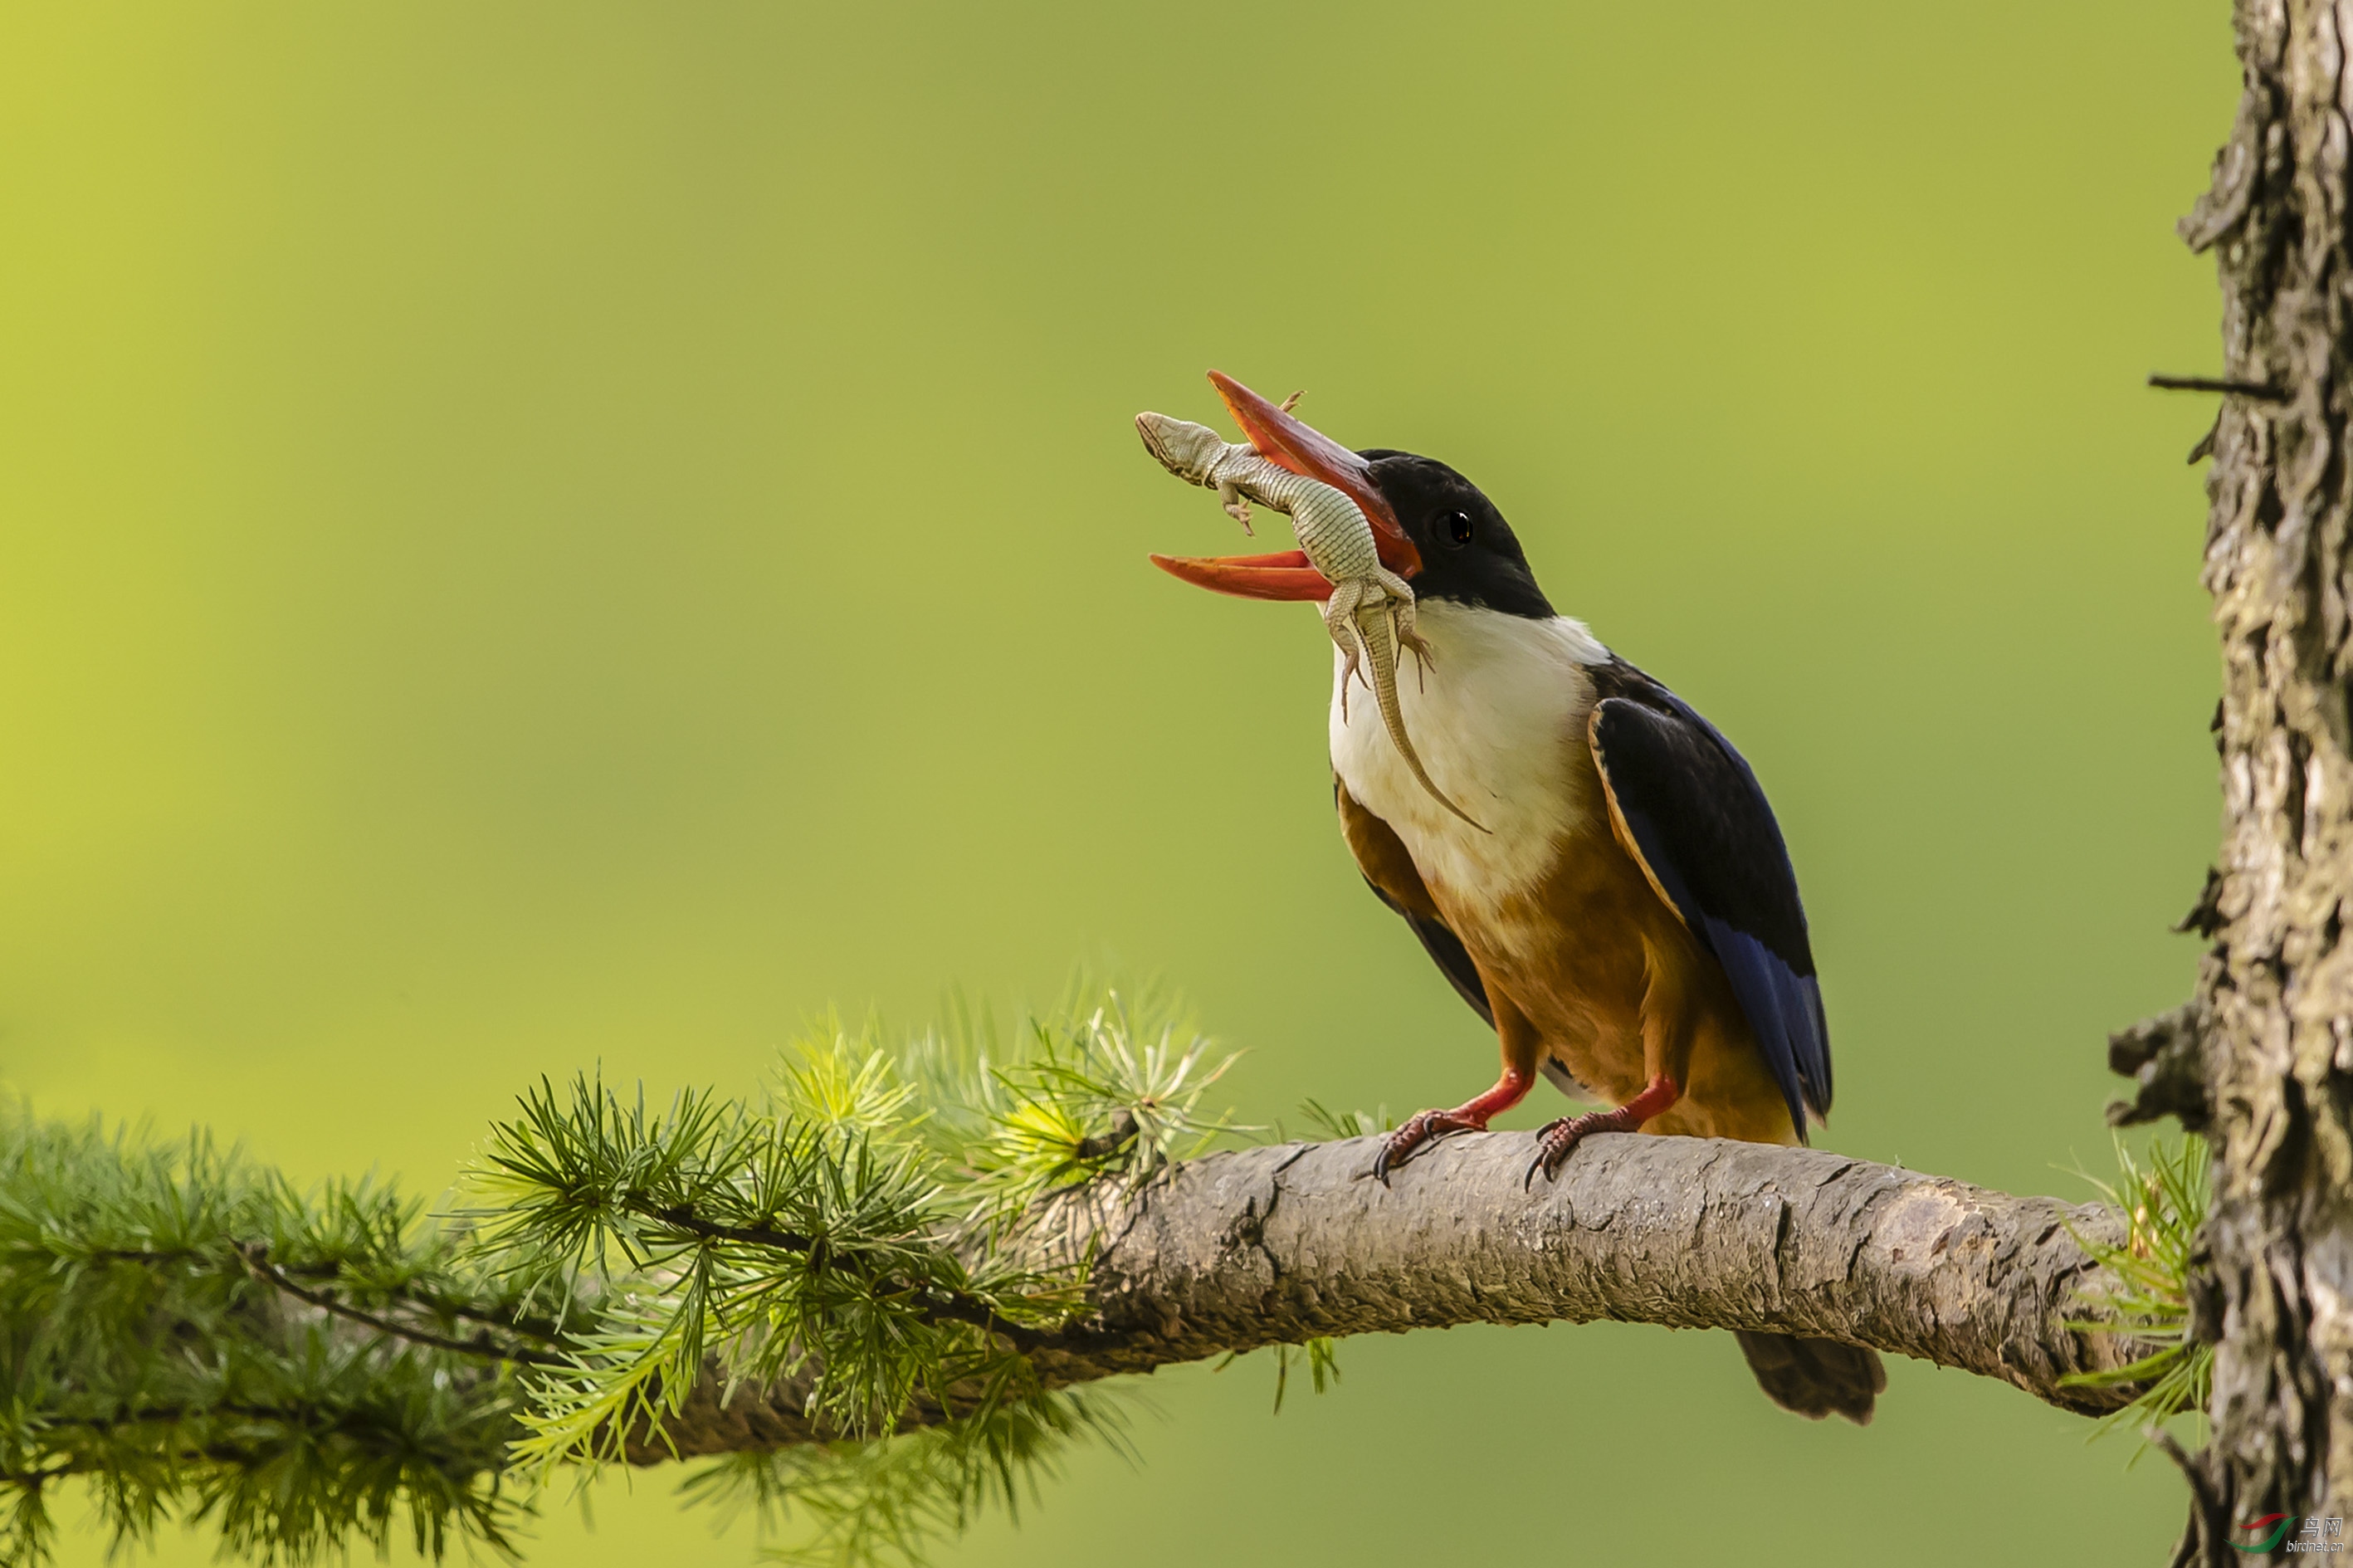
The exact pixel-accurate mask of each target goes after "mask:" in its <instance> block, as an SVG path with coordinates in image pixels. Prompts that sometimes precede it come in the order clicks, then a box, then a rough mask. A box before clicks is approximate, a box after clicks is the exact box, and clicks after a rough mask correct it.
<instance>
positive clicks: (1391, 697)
mask: <svg viewBox="0 0 2353 1568" xmlns="http://www.w3.org/2000/svg"><path fill="white" fill-rule="evenodd" d="M1356 630H1357V634H1358V635H1359V636H1360V637H1362V638H1363V639H1364V643H1365V653H1366V659H1365V662H1366V663H1367V664H1370V665H1371V666H1372V667H1373V698H1374V700H1375V701H1376V702H1377V703H1379V704H1380V708H1381V722H1382V723H1384V724H1386V725H1388V729H1389V739H1391V740H1392V741H1395V742H1396V743H1397V748H1398V756H1400V757H1402V758H1405V765H1406V766H1407V767H1408V768H1411V769H1412V770H1413V776H1414V778H1416V779H1419V780H1420V782H1421V787H1422V788H1423V789H1427V790H1429V791H1430V799H1431V800H1435V801H1437V802H1438V803H1439V804H1440V805H1441V806H1443V807H1445V808H1446V809H1447V810H1450V811H1451V812H1453V813H1454V814H1455V815H1456V816H1458V817H1460V818H1461V819H1462V820H1463V821H1466V822H1468V823H1470V824H1471V825H1472V827H1474V828H1477V829H1478V830H1479V831H1480V832H1482V833H1483V832H1487V831H1488V830H1487V826H1486V824H1485V823H1483V822H1482V821H1479V819H1478V818H1476V817H1474V816H1472V814H1471V813H1470V812H1468V811H1466V810H1463V809H1462V808H1461V807H1460V806H1458V805H1456V804H1455V803H1454V802H1453V801H1451V800H1448V799H1447V798H1446V791H1445V790H1443V789H1440V788H1439V787H1438V786H1437V784H1435V783H1434V782H1432V781H1431V779H1430V770H1429V769H1428V768H1424V767H1422V765H1421V757H1420V755H1419V753H1418V752H1416V751H1415V750H1414V748H1413V740H1412V738H1411V737H1410V736H1408V735H1407V734H1406V732H1405V712H1404V710H1403V709H1402V708H1400V707H1399V706H1398V688H1397V665H1398V658H1397V655H1398V645H1397V642H1396V641H1395V639H1394V638H1393V637H1392V636H1391V635H1390V627H1389V614H1388V606H1387V605H1381V604H1376V605H1373V606H1371V607H1369V609H1368V611H1367V613H1366V614H1364V615H1363V616H1361V617H1360V618H1359V619H1358V620H1357V621H1356Z"/></svg>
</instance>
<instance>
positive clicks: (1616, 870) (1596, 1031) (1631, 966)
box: [1428, 832, 1797, 1143]
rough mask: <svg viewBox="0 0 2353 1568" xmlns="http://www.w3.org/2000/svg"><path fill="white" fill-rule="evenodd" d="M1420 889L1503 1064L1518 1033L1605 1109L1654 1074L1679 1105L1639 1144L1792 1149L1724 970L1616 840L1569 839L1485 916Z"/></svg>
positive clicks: (1774, 1088)
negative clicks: (1489, 1010) (1482, 999)
mask: <svg viewBox="0 0 2353 1568" xmlns="http://www.w3.org/2000/svg"><path fill="white" fill-rule="evenodd" d="M1428 886H1429V890H1430V899H1431V901H1432V902H1433V903H1434V904H1435V905H1436V906H1438V910H1439V913H1440V916H1442V917H1443V918H1444V919H1445V921H1446V923H1447V924H1448V925H1449V926H1450V927H1452V928H1453V929H1454V931H1455V933H1456V935H1458V936H1459V937H1461V939H1462V944H1463V946H1464V947H1465V948H1468V949H1469V950H1470V953H1471V957H1472V961H1473V962H1475V963H1476V964H1477V965H1478V966H1479V972H1480V975H1481V977H1482V979H1483V980H1485V982H1486V985H1487V992H1488V999H1489V1001H1491V1002H1492V1003H1493V1004H1495V1012H1496V1027H1497V1030H1498V1033H1502V1034H1503V1035H1504V1050H1505V1054H1506V1055H1507V1056H1508V1055H1510V1054H1512V1048H1513V1044H1514V1041H1513V1039H1512V1035H1513V1033H1514V1030H1515V1029H1525V1030H1526V1031H1528V1032H1529V1033H1532V1034H1533V1037H1534V1040H1535V1044H1536V1045H1537V1047H1538V1049H1539V1050H1540V1051H1541V1052H1542V1053H1544V1054H1549V1055H1550V1056H1551V1057H1552V1058H1553V1059H1554V1060H1556V1061H1557V1062H1558V1063H1559V1064H1560V1065H1562V1066H1563V1067H1566V1068H1567V1070H1568V1072H1569V1074H1570V1075H1571V1076H1573V1077H1574V1078H1576V1079H1577V1082H1578V1083H1580V1084H1582V1085H1584V1086H1586V1087H1587V1088H1588V1090H1590V1091H1591V1092H1592V1093H1593V1094H1594V1095H1595V1096H1597V1097H1599V1098H1601V1099H1604V1100H1606V1101H1608V1102H1609V1104H1611V1105H1623V1104H1624V1103H1625V1102H1626V1101H1628V1100H1630V1099H1632V1098H1633V1097H1634V1096H1635V1095H1637V1094H1638V1093H1640V1092H1641V1089H1642V1086H1643V1085H1644V1084H1646V1083H1647V1082H1649V1081H1650V1079H1651V1076H1652V1075H1655V1074H1657V1073H1659V1072H1662V1071H1663V1072H1664V1073H1665V1074H1666V1075H1668V1076H1669V1077H1672V1078H1673V1079H1674V1080H1675V1081H1676V1082H1677V1083H1678V1084H1680V1085H1682V1086H1683V1098H1682V1099H1681V1100H1680V1101H1678V1102H1677V1103H1676V1104H1675V1105H1673V1106H1672V1107H1669V1108H1668V1109H1667V1110H1665V1111H1663V1112H1662V1113H1661V1114H1660V1115H1658V1116H1656V1117H1653V1118H1651V1120H1650V1121H1648V1122H1646V1123H1644V1124H1643V1128H1642V1130H1643V1131H1645V1132H1656V1133H1690V1134H1695V1135H1698V1136H1701V1137H1710V1138H1737V1139H1746V1140H1748V1141H1750V1142H1756V1143H1794V1142H1796V1141H1797V1138H1796V1133H1795V1131H1794V1129H1793V1128H1791V1126H1790V1123H1789V1112H1788V1104H1787V1102H1786V1101H1784V1100H1783V1098H1782V1097H1781V1090H1780V1086H1779V1085H1778V1084H1776V1083H1775V1082H1774V1081H1773V1075H1772V1071H1771V1069H1770V1068H1768V1067H1767V1065H1766V1064H1765V1059H1764V1056H1763V1054H1762V1053H1761V1052H1759V1051H1758V1049H1757V1044H1756V1040H1755V1037H1754V1036H1753V1035H1752V1034H1751V1033H1750V1032H1749V1028H1748V1021H1747V1019H1746V1015H1744V1014H1743V1013H1742V1012H1741V1010H1740V1003H1739V1001H1738V1000H1737V999H1736V997H1735V996H1734V995H1733V992H1732V986H1731V982H1730V981H1729V980H1726V979H1725V974H1724V969H1723V966H1721V965H1720V964H1718V963H1717V962H1716V960H1715V956H1714V955H1713V954H1711V953H1709V952H1708V951H1707V950H1706V949H1705V948H1702V947H1701V946H1700V944H1699V942H1698V940H1697V939H1696V938H1694V937H1693V936H1692V934H1691V932H1690V930H1689V928H1687V927H1685V926H1684V925H1683V921H1682V919H1681V918H1680V917H1679V916H1676V914H1675V913H1674V911H1673V910H1672V909H1671V908H1670V907H1668V906H1667V905H1665V904H1664V903H1662V902H1661V901H1660V898H1659V895H1657V894H1656V893H1654V892H1653V891H1652V890H1651V885H1650V882H1649V880H1648V879H1647V878H1646V877H1644V876H1643V874H1642V871H1641V867H1640V866H1639V865H1637V864H1636V863H1634V861H1633V859H1632V857H1630V855H1628V854H1627V853H1626V852H1625V851H1624V850H1623V849H1621V848H1620V847H1619V845H1618V843H1617V842H1616V841H1615V840H1614V839H1611V838H1608V837H1605V836H1602V835H1601V834H1598V833H1590V832H1588V833H1578V834H1576V835H1573V836H1572V837H1570V838H1569V839H1568V840H1567V841H1566V842H1563V843H1562V844H1561V846H1560V850H1559V855H1558V858H1557V860H1556V863H1554V865H1553V867H1552V869H1551V872H1550V873H1549V874H1547V875H1546V877H1545V879H1544V880H1543V881H1542V882H1540V883H1538V884H1536V885H1535V886H1533V887H1531V888H1529V889H1527V890H1526V891H1525V892H1523V893H1517V894H1512V895H1505V896H1504V898H1503V899H1502V900H1501V901H1500V902H1499V903H1495V904H1492V905H1491V904H1487V903H1485V902H1483V901H1480V900H1475V899H1472V898H1469V897H1465V896H1461V895H1458V894H1456V893H1455V892H1454V891H1453V890H1451V889H1449V888H1447V887H1446V886H1444V885H1442V884H1437V883H1431V884H1428Z"/></svg>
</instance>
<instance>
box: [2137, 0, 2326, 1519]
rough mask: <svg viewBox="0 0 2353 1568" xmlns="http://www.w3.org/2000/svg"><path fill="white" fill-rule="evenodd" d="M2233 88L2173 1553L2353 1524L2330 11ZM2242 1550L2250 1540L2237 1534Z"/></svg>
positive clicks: (2243, 50)
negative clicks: (2198, 1273)
mask: <svg viewBox="0 0 2353 1568" xmlns="http://www.w3.org/2000/svg"><path fill="white" fill-rule="evenodd" d="M2235 24H2236V29H2237V36H2238V48H2239V55H2240V60H2241V64H2242V69H2243V72H2244V79H2245V91H2244V94H2243V97H2242V101H2241V103H2240V106H2239V111H2238V117H2237V121H2236V123H2235V124H2234V125H2233V127H2232V132H2231V137H2230V141H2229V143H2228V144H2227V145H2226V146H2225V147H2224V148H2223V149H2222V151H2221V154H2219V155H2218V156H2217V158H2216V160H2215V165H2214V175H2213V185H2212V188H2211V191H2210V192H2209V193H2208V194H2207V195H2206V196H2203V197H2202V198H2200V201H2199V203H2198V205H2197V207H2196V208H2195V210H2194V211H2192V212H2191V214H2190V215H2189V217H2186V218H2184V219H2183V220H2182V235H2183V238H2186V239H2187V240H2188V241H2189V244H2190V245H2191V246H2192V247H2193V248H2195V249H2201V250H2202V249H2208V248H2211V249H2213V250H2214V252H2215V254H2216V257H2217V259H2218V263H2219V269H2218V270H2219V271H2220V274H2221V289H2222V303H2223V317H2222V351H2223V365H2222V379H2224V380H2227V381H2229V382H2232V383H2234V384H2238V385H2239V386H2240V387H2242V389H2241V390H2239V391H2235V392H2232V393H2230V394H2228V395H2225V396H2224V397H2222V400H2221V412H2220V415H2219V418H2218V419H2217V422H2216V426H2215V429H2214V431H2213V433H2212V434H2211V436H2210V437H2209V438H2208V440H2207V441H2206V442H2204V443H2201V446H2200V450H2199V451H2198V452H2196V453H2193V454H2192V455H2193V457H2197V456H2202V455H2206V454H2207V453H2209V452H2211V455H2212V458H2213V460H2214V461H2213V468H2212V470H2211V476H2210V482H2209V495H2210V498H2211V509H2210V513H2209V517H2208V529H2207V545H2206V566H2205V580H2206V583H2207V586H2208V587H2209V588H2211V590H2212V592H2213V595H2214V616H2215V621H2216V625H2217V628H2218V630H2219V631H2220V633H2221V646H2222V674H2223V688H2222V701H2221V710H2220V712H2219V714H2218V715H2217V719H2216V736H2217V741H2218V744H2219V747H2220V749H2221V762H2222V768H2221V773H2222V793H2223V804H2224V813H2225V821H2224V826H2223V842H2222V850H2221V865H2220V866H2219V867H2218V869H2217V873H2216V874H2215V875H2213V876H2212V877H2211V878H2210V880H2209V883H2208V886H2207V890H2206V892H2205V893H2204V894H2203V895H2201V896H2200V899H2199V902H2198V906H2197V907H2196V908H2195V909H2193V910H2192V911H2191V915H2190V917H2189V921H2188V922H2186V923H2185V924H2187V925H2189V926H2190V927H2194V928H2196V929H2198V930H2200V932H2202V933H2204V934H2205V935H2208V936H2210V937H2211V938H2213V939H2214V942H2213V947H2212V949H2211V953H2210V954H2209V955H2208V957H2207V959H2206V960H2205V963H2204V965H2203V968H2202V970H2201V973H2200V981H2199V986H2198V997H2197V1002H2196V1004H2195V1005H2196V1006H2197V1007H2198V1008H2199V1009H2200V1011H2201V1012H2203V1014H2204V1016H2205V1020H2206V1022H2205V1028H2204V1030H2203V1039H2202V1043H2201V1044H2200V1047H2199V1056H2200V1076H2201V1077H2202V1080H2203V1086H2204V1093H2203V1095H2202V1096H2200V1097H2199V1098H2200V1100H2202V1103H2203V1104H2204V1105H2205V1106H2206V1107H2211V1133H2210V1136H2211V1139H2212V1142H2213V1146H2214V1153H2215V1166H2214V1169H2215V1192H2214V1204H2213V1210H2212V1213H2211V1219H2210V1221H2209V1224H2208V1227H2207V1232H2206V1245H2207V1247H2208V1249H2209V1251H2210V1252H2211V1260H2212V1276H2211V1282H2208V1283H2206V1284H2205V1285H2204V1286H2203V1287H2202V1292H2201V1293H2202V1295H2203V1296H2204V1298H2205V1302H2206V1305H2205V1308H2203V1309H2202V1310H2201V1312H2200V1317H2201V1319H2203V1321H2202V1323H2201V1325H2200V1326H2201V1330H2202V1331H2203V1333H2204V1334H2205V1335H2206V1337H2209V1338H2211V1339H2213V1340H2216V1341H2217V1342H2216V1356H2215V1374H2214V1375H2215V1383H2214V1399H2213V1404H2212V1407H2211V1414H2212V1415H2213V1418H2214V1440H2213V1441H2212V1442H2211V1444H2210V1445H2209V1446H2208V1447H2207V1448H2206V1450H2205V1451H2204V1452H2203V1454H2201V1455H2200V1457H2198V1459H2197V1460H2196V1461H2195V1463H2194V1464H2192V1465H2191V1466H2190V1467H2189V1468H2190V1474H2191V1481H2192V1491H2193V1493H2194V1494H2195V1495H2196V1497H2197V1499H2198V1501H2197V1503H2196V1504H2195V1506H2194V1508H2193V1513H2192V1518H2191V1522H2190V1530H2189V1535H2188V1536H2187V1537H2186V1538H2185V1540H2184V1541H2183V1543H2182V1550H2181V1553H2180V1559H2179V1560H2181V1561H2189V1560H2199V1561H2204V1562H2210V1563H2221V1562H2225V1561H2230V1560H2232V1559H2233V1558H2234V1556H2235V1555H2236V1554H2235V1553H2233V1552H2231V1551H2230V1550H2229V1545H2230V1530H2231V1526H2232V1523H2233V1522H2235V1521H2237V1520H2250V1519H2253V1518H2255V1517H2258V1516H2260V1515H2263V1514H2268V1513H2282V1512H2284V1513H2290V1514H2296V1515H2321V1516H2324V1517H2325V1516H2330V1515H2336V1516H2342V1515H2344V1514H2346V1513H2348V1512H2353V1425H2348V1423H2353V1201H2348V1200H2353V1124H2348V1108H2353V1097H2348V1090H2353V1076H2348V1075H2353V951H2348V948H2347V947H2346V945H2345V944H2343V943H2341V942H2340V940H2339V936H2340V932H2341V927H2342V924H2343V900H2344V898H2345V896H2346V895H2347V893H2348V889H2353V766H2349V765H2348V751H2353V715H2348V706H2347V684H2346V677H2347V673H2348V667H2353V650H2348V636H2347V630H2348V626H2347V607H2348V590H2353V583H2348V576H2347V571H2348V560H2347V553H2346V550H2347V535H2346V525H2347V519H2348V494H2347V468H2346V462H2345V451H2346V448H2345V439H2346V420H2347V398H2346V388H2347V365H2348V359H2347V348H2348V343H2347V334H2346V324H2347V323H2346V312H2347V291H2348V287H2353V271H2348V266H2347V231H2346V217H2347V205H2348V204H2347V197H2348V191H2347V178H2346V175H2347V152H2348V121H2347V111H2348V105H2349V104H2353V84H2348V77H2347V69H2346V48H2347V45H2348V40H2353V5H2348V4H2346V3H2344V0H2332V3H2328V4H2318V3H2315V0H2242V3H2241V4H2240V5H2238V7H2237V11H2236V16H2235ZM2239 1539H2240V1540H2241V1541H2242V1542H2243V1541H2246V1540H2248V1539H2250V1538H2249V1537H2246V1536H2244V1535H2242V1536H2240V1538H2239Z"/></svg>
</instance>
